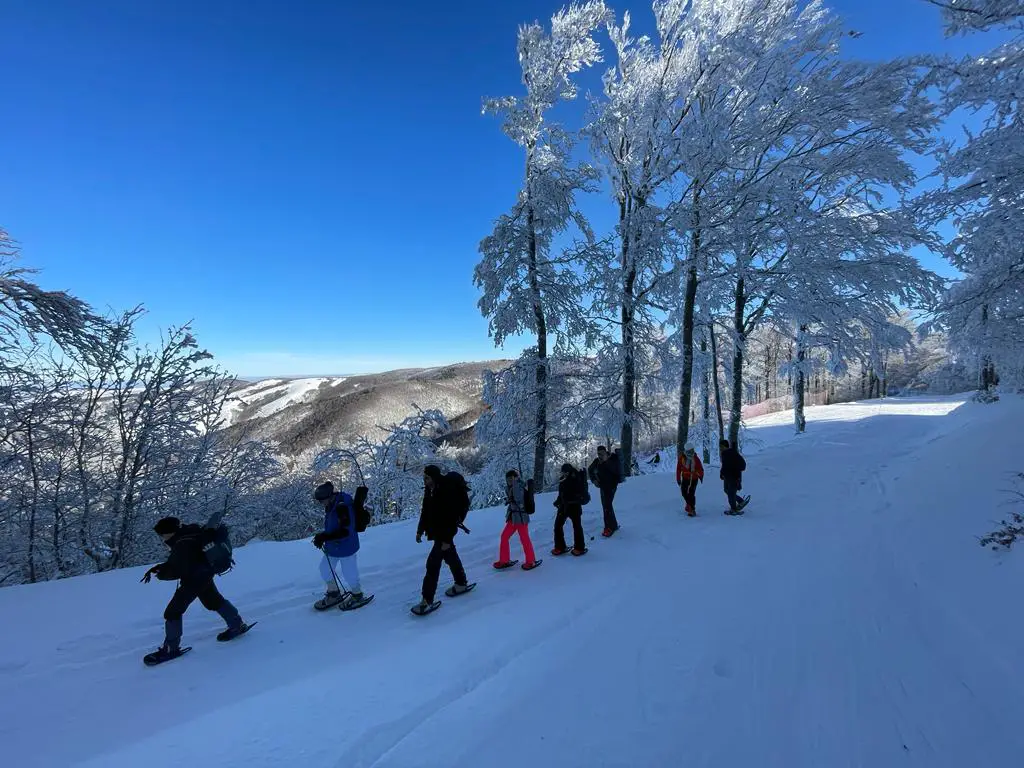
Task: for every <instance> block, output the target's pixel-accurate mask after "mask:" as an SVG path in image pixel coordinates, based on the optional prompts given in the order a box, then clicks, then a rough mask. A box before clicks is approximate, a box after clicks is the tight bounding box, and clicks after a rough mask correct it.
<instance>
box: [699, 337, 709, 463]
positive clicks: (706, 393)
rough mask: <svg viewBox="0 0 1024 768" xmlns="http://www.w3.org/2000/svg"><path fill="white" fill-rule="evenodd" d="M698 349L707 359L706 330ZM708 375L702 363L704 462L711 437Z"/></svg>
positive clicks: (707, 454) (706, 459) (707, 370)
mask: <svg viewBox="0 0 1024 768" xmlns="http://www.w3.org/2000/svg"><path fill="white" fill-rule="evenodd" d="M700 351H701V355H702V356H703V358H704V360H705V361H706V360H707V359H708V337H707V331H705V332H704V334H703V335H702V336H701V337H700ZM710 375H711V369H710V368H709V367H708V366H707V364H705V365H704V375H703V376H702V377H701V383H700V389H701V392H700V396H701V400H703V401H704V411H703V414H702V417H703V419H704V424H703V425H702V427H703V428H702V430H701V432H702V435H703V438H704V463H705V464H707V463H708V462H709V461H711V446H710V445H709V438H710V437H711V430H710V428H709V427H708V424H709V423H710V422H711V381H710V380H709V378H708V377H709V376H710Z"/></svg>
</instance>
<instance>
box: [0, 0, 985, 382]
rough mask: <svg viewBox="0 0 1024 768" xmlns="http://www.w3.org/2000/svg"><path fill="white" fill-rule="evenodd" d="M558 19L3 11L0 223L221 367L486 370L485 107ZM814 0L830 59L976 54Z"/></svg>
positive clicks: (500, 191)
mask: <svg viewBox="0 0 1024 768" xmlns="http://www.w3.org/2000/svg"><path fill="white" fill-rule="evenodd" d="M559 5H560V3H558V2H542V1H541V0H521V1H519V2H507V1H505V0H497V1H496V2H481V1H480V0H440V1H439V2H436V3H430V2H424V1H423V0H391V2H365V3H364V2H352V3H349V2H337V1H336V0H304V2H294V3H286V2H282V1H281V0H244V1H243V0H235V2H228V1H227V0H180V1H178V2H157V0H91V1H90V2H81V0H45V2H44V1H43V0H3V2H2V3H0V23H2V28H3V30H4V44H3V46H2V47H0V93H3V96H4V108H5V109H4V111H5V118H4V130H3V133H2V139H0V226H3V227H4V228H5V229H7V230H8V231H9V232H10V233H11V235H12V236H13V237H15V238H16V239H17V240H19V241H20V242H21V244H22V249H23V260H22V261H23V264H24V265H25V266H31V267H36V268H39V269H41V270H42V275H41V277H40V280H41V282H42V284H43V285H44V286H45V287H47V288H50V289H66V290H69V291H71V292H73V293H75V294H77V295H79V296H81V297H82V298H84V299H86V300H87V301H89V302H90V303H92V304H94V305H95V306H97V307H101V308H107V307H111V308H115V309H125V308H128V307H131V306H134V305H136V304H139V303H142V304H145V306H146V307H147V309H148V310H149V314H148V316H147V317H146V319H145V321H144V323H143V332H144V335H149V336H151V337H155V334H156V333H157V332H158V330H159V329H160V328H163V327H166V326H168V325H171V324H178V323H182V322H185V321H188V320H193V321H194V325H195V329H196V331H197V334H198V336H199V340H200V342H201V343H202V344H203V345H204V346H206V347H207V348H208V349H210V351H211V352H213V353H214V354H215V355H216V356H217V358H218V359H219V360H220V361H221V362H222V363H223V364H224V365H225V366H227V367H228V368H229V369H231V370H233V371H235V372H236V373H239V374H241V375H271V374H278V375H300V374H317V373H325V374H326V373H355V372H362V371H376V370H383V369H387V368H394V367H405V366H417V365H429V364H437V363H443V362H451V361H457V360H480V359H488V358H493V357H498V356H501V355H502V352H501V351H500V350H498V351H496V350H495V349H494V347H493V345H492V343H491V341H490V339H489V338H488V336H487V324H486V321H485V320H484V319H483V318H482V317H480V315H479V312H478V310H477V308H476V300H477V292H476V289H475V288H474V286H473V284H472V269H473V266H474V265H475V263H476V261H477V253H476V246H477V243H478V242H479V240H480V239H481V237H483V236H484V235H485V234H487V233H488V231H489V230H490V227H491V225H492V222H493V220H494V218H495V217H496V216H498V215H499V214H500V213H502V212H503V211H504V210H506V209H507V208H508V206H509V205H510V203H511V202H512V201H513V200H514V196H515V193H516V190H517V187H518V184H519V181H520V173H521V158H520V157H519V155H518V153H517V151H516V148H515V147H514V145H512V143H511V142H510V141H508V140H507V139H506V138H505V137H504V135H503V134H502V133H501V130H500V127H499V125H498V124H497V122H496V120H495V119H493V118H487V117H483V116H481V114H480V102H481V97H483V96H496V95H504V94H508V93H518V92H519V88H520V85H519V71H518V62H517V59H516V50H515V42H516V29H517V25H518V24H519V23H521V22H528V21H532V20H534V19H545V18H547V17H550V14H551V12H552V11H554V10H557V8H558V6H559ZM612 5H613V6H614V7H615V8H616V9H617V10H619V11H622V10H624V9H626V8H627V7H628V8H629V9H630V10H631V11H632V13H633V15H634V19H635V20H636V24H637V26H638V27H640V28H641V29H647V28H648V27H649V26H650V20H649V17H650V10H649V4H644V3H638V2H630V3H628V4H626V3H614V2H613V3H612ZM831 5H832V7H833V8H835V9H836V10H837V11H838V12H839V13H840V14H841V15H842V16H844V18H846V19H847V20H848V21H849V25H850V27H851V28H853V29H856V30H858V31H860V32H862V33H863V37H861V38H859V39H857V40H853V39H851V40H850V41H849V43H848V46H847V52H848V54H849V55H853V56H859V57H866V58H873V59H877V58H886V57H892V56H898V55H904V54H912V53H921V52H938V51H943V50H946V51H952V52H963V51H965V50H967V49H968V47H970V49H972V50H978V49H979V43H978V42H977V41H975V42H970V41H963V40H959V39H958V40H953V41H946V40H944V39H943V37H942V32H941V27H940V23H939V17H938V12H937V10H936V9H935V8H934V7H932V6H930V5H927V4H926V3H925V2H923V0H834V2H833V3H831ZM588 208H589V206H588ZM598 224H603V222H598ZM928 266H930V267H936V266H937V264H936V263H935V262H934V261H931V260H929V262H928ZM943 271H944V272H946V273H948V272H949V270H948V268H947V269H944V270H943ZM518 351H519V349H518V348H516V347H515V346H514V345H513V348H510V349H506V350H505V352H504V354H507V355H514V354H517V353H518Z"/></svg>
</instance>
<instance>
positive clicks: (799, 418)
mask: <svg viewBox="0 0 1024 768" xmlns="http://www.w3.org/2000/svg"><path fill="white" fill-rule="evenodd" d="M806 332H807V326H806V325H801V326H800V332H799V333H798V334H797V340H796V364H797V369H796V383H795V384H794V386H793V418H794V421H795V422H796V431H797V432H803V431H804V430H805V429H806V428H807V419H806V418H805V416H804V392H805V390H806V386H807V377H806V375H805V374H804V360H805V359H806V358H807V353H806V350H805V349H804V344H805V341H804V334H805V333H806Z"/></svg>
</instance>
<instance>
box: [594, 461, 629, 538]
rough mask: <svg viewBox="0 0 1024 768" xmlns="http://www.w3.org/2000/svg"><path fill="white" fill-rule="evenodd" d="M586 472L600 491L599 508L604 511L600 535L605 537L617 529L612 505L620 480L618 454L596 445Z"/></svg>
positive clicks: (620, 472)
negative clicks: (602, 528) (595, 454)
mask: <svg viewBox="0 0 1024 768" xmlns="http://www.w3.org/2000/svg"><path fill="white" fill-rule="evenodd" d="M588 474H589V475H590V481H591V482H592V483H593V484H594V485H596V486H597V487H598V489H599V490H600V491H601V509H602V510H603V511H604V531H602V532H601V535H602V536H604V537H605V538H607V537H609V536H611V535H612V534H614V533H615V532H616V531H617V530H619V521H618V520H616V519H615V508H614V507H613V506H612V502H613V501H614V500H615V491H616V490H617V489H618V487H619V482H621V480H622V469H621V468H620V466H619V457H618V455H617V454H611V453H609V452H608V449H607V448H606V447H605V446H603V445H599V446H597V458H596V459H594V461H593V462H591V464H590V467H589V469H588Z"/></svg>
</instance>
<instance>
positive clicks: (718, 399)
mask: <svg viewBox="0 0 1024 768" xmlns="http://www.w3.org/2000/svg"><path fill="white" fill-rule="evenodd" d="M709 334H710V336H711V380H712V381H713V382H714V386H715V413H716V415H717V416H718V439H719V440H724V439H725V424H724V423H723V422H722V388H721V386H719V384H718V342H716V341H715V322H714V320H712V321H711V323H710V325H709Z"/></svg>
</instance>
